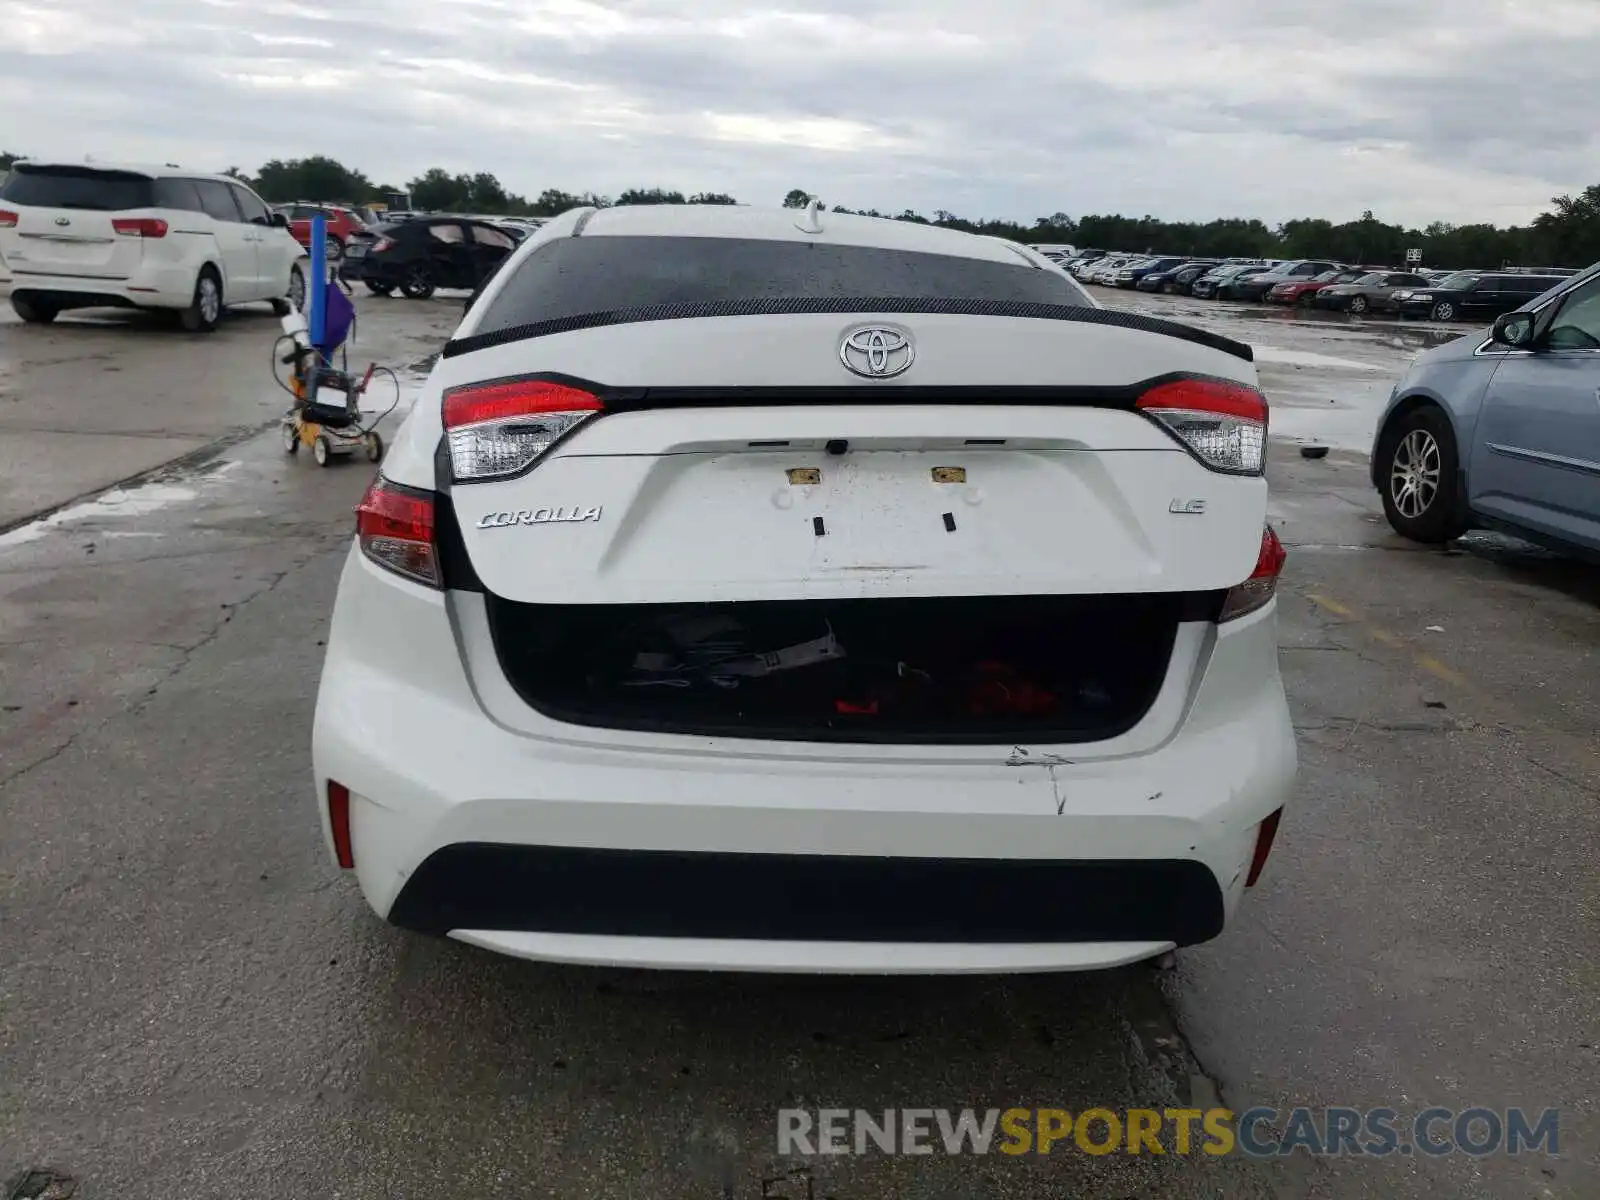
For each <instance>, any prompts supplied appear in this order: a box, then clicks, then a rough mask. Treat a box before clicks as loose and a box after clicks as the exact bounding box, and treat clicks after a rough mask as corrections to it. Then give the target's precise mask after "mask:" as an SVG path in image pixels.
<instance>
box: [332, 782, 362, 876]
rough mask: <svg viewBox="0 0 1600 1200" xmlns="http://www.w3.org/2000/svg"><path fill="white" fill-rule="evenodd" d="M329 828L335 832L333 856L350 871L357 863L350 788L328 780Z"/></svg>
mask: <svg viewBox="0 0 1600 1200" xmlns="http://www.w3.org/2000/svg"><path fill="white" fill-rule="evenodd" d="M328 828H329V829H330V830H331V831H332V832H333V857H334V859H335V861H337V862H338V864H339V865H340V866H341V867H343V868H344V869H345V870H346V871H348V870H349V869H350V868H351V867H353V866H355V865H356V856H355V851H354V850H352V849H351V846H350V789H349V788H347V787H345V785H344V784H342V783H335V782H334V781H333V780H331V779H330V780H328Z"/></svg>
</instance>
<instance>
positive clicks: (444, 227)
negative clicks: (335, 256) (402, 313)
mask: <svg viewBox="0 0 1600 1200" xmlns="http://www.w3.org/2000/svg"><path fill="white" fill-rule="evenodd" d="M374 233H375V235H376V238H375V240H373V241H370V242H369V241H367V240H366V239H364V238H363V239H353V240H352V241H351V242H350V244H349V245H347V246H346V247H345V253H344V261H343V263H341V264H340V267H339V278H341V279H344V280H346V281H349V282H354V281H355V280H358V279H359V280H360V281H361V282H362V283H364V284H366V285H367V290H368V291H370V292H372V293H374V294H375V295H378V296H387V295H388V294H389V293H390V292H392V291H394V290H395V289H397V288H398V289H399V290H400V291H401V292H402V293H403V294H405V295H406V296H409V297H411V298H412V299H413V300H426V299H427V298H428V297H429V296H431V295H433V293H434V289H435V288H465V289H467V290H468V291H475V290H477V287H478V284H479V283H481V282H482V281H483V279H484V278H485V277H486V276H487V275H488V274H489V273H490V272H491V271H493V270H494V268H495V267H497V266H499V265H500V263H501V262H502V261H503V260H504V259H505V258H506V256H507V255H509V254H510V253H511V252H512V251H513V250H515V249H516V246H517V243H516V241H515V240H514V239H513V238H512V236H511V235H510V234H509V233H507V232H506V231H505V230H503V229H498V228H496V227H495V226H493V225H490V224H488V223H486V222H484V221H468V220H463V219H461V218H459V217H414V218H412V219H411V220H409V221H400V222H396V223H394V224H390V225H380V226H379V227H378V228H377V229H376V230H375V231H374Z"/></svg>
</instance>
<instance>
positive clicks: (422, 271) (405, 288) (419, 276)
mask: <svg viewBox="0 0 1600 1200" xmlns="http://www.w3.org/2000/svg"><path fill="white" fill-rule="evenodd" d="M400 290H401V291H402V292H404V293H405V296H406V299H408V300H426V299H427V298H428V297H429V296H431V295H433V273H432V272H430V271H429V270H428V268H427V267H426V266H424V265H422V264H421V263H418V264H417V265H416V266H413V267H408V268H406V274H405V278H404V279H402V280H401V281H400Z"/></svg>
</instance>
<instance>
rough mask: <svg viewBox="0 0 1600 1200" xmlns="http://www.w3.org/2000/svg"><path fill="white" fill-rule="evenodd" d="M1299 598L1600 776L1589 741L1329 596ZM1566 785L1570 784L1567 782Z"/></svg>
mask: <svg viewBox="0 0 1600 1200" xmlns="http://www.w3.org/2000/svg"><path fill="white" fill-rule="evenodd" d="M1300 594H1301V595H1302V596H1304V597H1305V598H1306V599H1307V600H1309V601H1310V602H1311V603H1312V604H1314V605H1315V606H1316V607H1318V608H1320V609H1322V610H1323V611H1324V612H1329V613H1332V614H1333V615H1334V616H1336V617H1339V618H1340V619H1341V620H1343V621H1346V622H1348V624H1349V626H1350V628H1351V629H1353V630H1354V631H1355V632H1357V633H1359V634H1361V635H1363V636H1365V637H1367V638H1369V639H1370V640H1372V641H1374V642H1379V643H1381V644H1382V645H1384V646H1387V647H1389V648H1390V649H1393V650H1396V651H1399V652H1400V653H1402V654H1404V655H1406V657H1408V658H1409V659H1410V660H1411V663H1412V665H1413V666H1415V667H1416V668H1417V669H1418V670H1420V671H1422V672H1424V673H1426V674H1428V675H1430V676H1432V677H1433V678H1434V679H1437V680H1438V681H1439V682H1441V683H1444V684H1447V685H1449V686H1450V687H1452V688H1455V689H1457V690H1458V691H1460V692H1462V693H1464V694H1465V695H1467V696H1469V697H1471V699H1472V701H1473V704H1474V705H1475V706H1476V707H1478V709H1479V710H1480V711H1481V712H1482V713H1483V714H1484V715H1485V716H1487V717H1490V718H1492V719H1493V720H1494V721H1496V722H1498V723H1499V724H1500V725H1501V726H1502V727H1504V728H1506V729H1510V730H1515V731H1517V736H1519V737H1524V738H1533V739H1537V741H1538V742H1542V743H1543V744H1545V745H1548V746H1552V747H1555V748H1556V750H1557V752H1558V753H1559V754H1561V755H1564V756H1565V757H1566V758H1567V759H1568V760H1569V761H1571V762H1574V763H1581V764H1583V766H1584V768H1586V769H1587V770H1589V771H1591V772H1594V773H1596V774H1597V775H1600V749H1597V747H1596V743H1595V741H1594V739H1593V738H1592V737H1589V736H1574V735H1573V734H1571V733H1569V732H1567V731H1566V730H1564V729H1561V728H1559V727H1556V726H1552V725H1551V724H1550V723H1549V722H1548V721H1547V720H1543V719H1540V718H1537V717H1533V716H1530V715H1529V714H1528V713H1526V712H1525V711H1523V710H1522V709H1520V708H1519V707H1518V706H1517V705H1516V704H1515V703H1513V702H1512V701H1511V700H1510V699H1509V698H1507V697H1503V696H1500V695H1497V694H1496V693H1495V692H1493V691H1492V690H1491V689H1489V688H1485V687H1483V686H1481V685H1479V684H1477V683H1474V682H1473V681H1472V680H1471V679H1469V678H1467V676H1465V675H1463V674H1462V673H1461V672H1460V671H1457V670H1456V669H1455V668H1454V667H1451V666H1449V665H1448V664H1447V663H1444V662H1442V661H1441V660H1439V659H1438V658H1436V657H1434V656H1433V655H1432V654H1426V653H1423V652H1422V651H1419V650H1412V649H1411V645H1410V643H1409V642H1408V641H1407V640H1406V639H1405V638H1402V637H1399V636H1397V635H1395V634H1393V633H1390V632H1389V631H1388V630H1387V629H1383V628H1380V627H1379V626H1377V625H1374V624H1373V623H1372V622H1371V621H1368V620H1367V619H1366V618H1364V617H1363V616H1362V615H1361V614H1360V613H1359V612H1357V611H1356V610H1355V609H1353V608H1351V607H1350V606H1349V605H1348V604H1345V603H1343V602H1342V601H1339V600H1336V599H1334V598H1333V597H1332V596H1327V595H1323V594H1321V593H1317V592H1301V593H1300ZM1359 724H1360V722H1357V725H1358V726H1359ZM1528 761H1530V762H1532V763H1534V764H1536V765H1537V766H1539V767H1542V768H1543V769H1544V770H1546V771H1552V772H1553V773H1555V774H1558V775H1559V774H1560V772H1558V771H1554V769H1553V768H1551V767H1549V766H1548V765H1546V764H1545V763H1544V762H1543V761H1542V760H1541V759H1539V758H1535V757H1532V756H1531V755H1530V756H1529V759H1528ZM1562 778H1563V779H1565V778H1566V776H1564V775H1563V776H1562ZM1568 782H1573V781H1571V780H1568ZM1574 786H1577V787H1587V786H1589V785H1587V784H1585V783H1581V782H1578V783H1574Z"/></svg>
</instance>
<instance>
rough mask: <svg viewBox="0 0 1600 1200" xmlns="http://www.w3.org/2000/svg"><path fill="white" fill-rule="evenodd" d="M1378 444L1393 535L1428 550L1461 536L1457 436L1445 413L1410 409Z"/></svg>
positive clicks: (1381, 485) (1463, 523) (1464, 526)
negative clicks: (1424, 546)
mask: <svg viewBox="0 0 1600 1200" xmlns="http://www.w3.org/2000/svg"><path fill="white" fill-rule="evenodd" d="M1381 445H1382V450H1381V452H1380V456H1379V462H1380V464H1381V467H1382V470H1381V472H1380V473H1379V475H1378V479H1379V490H1380V492H1381V495H1382V499H1383V514H1384V516H1386V517H1387V518H1388V519H1389V525H1390V526H1391V527H1392V528H1393V529H1394V531H1395V532H1396V533H1398V534H1399V535H1400V536H1401V537H1405V538H1409V539H1411V540H1412V541H1414V542H1423V543H1425V544H1428V545H1438V544H1439V543H1441V542H1448V541H1450V540H1451V539H1452V538H1458V537H1460V536H1461V535H1462V534H1463V533H1465V532H1466V531H1467V514H1466V512H1465V511H1464V506H1463V505H1462V502H1461V497H1460V494H1459V492H1458V491H1457V488H1456V478H1457V474H1458V471H1457V467H1458V464H1459V461H1460V460H1459V458H1458V457H1457V450H1456V436H1455V431H1454V430H1453V429H1452V428H1451V426H1450V419H1449V418H1448V417H1446V416H1445V415H1444V412H1443V411H1442V410H1441V409H1439V408H1437V407H1435V406H1434V405H1432V404H1426V405H1423V406H1422V407H1420V408H1413V409H1412V410H1411V411H1410V412H1408V413H1405V414H1404V415H1403V416H1401V417H1399V418H1398V419H1396V420H1395V422H1394V423H1393V425H1392V426H1391V427H1390V428H1389V429H1388V430H1386V431H1385V433H1384V436H1383V441H1382V443H1381Z"/></svg>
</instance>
